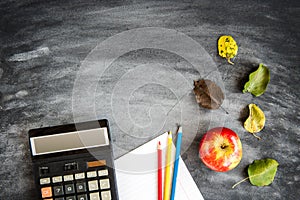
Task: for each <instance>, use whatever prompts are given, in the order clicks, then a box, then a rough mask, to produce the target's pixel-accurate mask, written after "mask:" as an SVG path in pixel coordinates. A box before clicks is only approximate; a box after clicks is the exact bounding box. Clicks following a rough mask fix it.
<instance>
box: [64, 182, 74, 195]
mask: <svg viewBox="0 0 300 200" xmlns="http://www.w3.org/2000/svg"><path fill="white" fill-rule="evenodd" d="M65 191H66V194H74V193H75V188H74V184H67V185H65Z"/></svg>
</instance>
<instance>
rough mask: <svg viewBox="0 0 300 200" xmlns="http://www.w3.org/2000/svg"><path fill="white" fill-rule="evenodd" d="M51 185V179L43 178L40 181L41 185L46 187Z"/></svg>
mask: <svg viewBox="0 0 300 200" xmlns="http://www.w3.org/2000/svg"><path fill="white" fill-rule="evenodd" d="M49 183H50V178H41V179H40V184H41V185H45V184H49Z"/></svg>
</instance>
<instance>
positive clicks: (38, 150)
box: [30, 127, 109, 156]
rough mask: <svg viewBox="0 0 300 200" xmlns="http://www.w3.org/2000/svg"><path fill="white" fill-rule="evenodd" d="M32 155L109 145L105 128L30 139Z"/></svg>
mask: <svg viewBox="0 0 300 200" xmlns="http://www.w3.org/2000/svg"><path fill="white" fill-rule="evenodd" d="M30 144H31V149H32V155H33V156H36V155H42V154H50V153H57V152H63V151H71V150H78V149H86V148H92V147H99V146H106V145H109V138H108V132H107V128H106V127H104V128H97V129H89V130H82V131H74V132H68V133H60V134H54V135H45V136H38V137H31V138H30Z"/></svg>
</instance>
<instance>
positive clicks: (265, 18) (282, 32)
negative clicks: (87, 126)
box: [0, 0, 300, 200]
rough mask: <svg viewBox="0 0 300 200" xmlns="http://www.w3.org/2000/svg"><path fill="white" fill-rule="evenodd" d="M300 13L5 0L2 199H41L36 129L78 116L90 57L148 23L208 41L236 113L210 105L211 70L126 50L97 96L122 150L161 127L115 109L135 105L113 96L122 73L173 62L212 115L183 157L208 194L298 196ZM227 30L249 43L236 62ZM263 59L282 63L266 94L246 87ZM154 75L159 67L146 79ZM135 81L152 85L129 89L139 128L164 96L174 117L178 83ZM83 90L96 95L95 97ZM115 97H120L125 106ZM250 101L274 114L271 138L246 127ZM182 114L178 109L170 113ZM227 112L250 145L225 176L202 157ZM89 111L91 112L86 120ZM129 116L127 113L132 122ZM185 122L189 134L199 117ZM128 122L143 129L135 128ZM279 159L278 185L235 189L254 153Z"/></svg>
mask: <svg viewBox="0 0 300 200" xmlns="http://www.w3.org/2000/svg"><path fill="white" fill-rule="evenodd" d="M299 12H300V5H299V2H298V1H294V0H288V1H280V0H274V1H253V0H248V1H245V0H242V1H233V0H222V1H221V0H217V1H209V0H199V1H169V0H166V1H154V0H142V1H131V0H128V1H107V0H101V1H96V0H77V1H42V0H40V1H37V0H24V1H12V0H3V1H1V2H0V61H1V63H0V106H1V108H0V125H1V126H0V162H1V165H0V199H3V200H4V199H5V200H7V199H13V200H16V199H24V200H32V199H36V197H35V196H34V194H35V192H34V191H35V188H34V182H33V175H32V174H33V172H32V164H31V160H30V151H29V145H28V133H27V132H28V130H29V129H32V128H39V127H47V126H54V125H60V124H68V123H73V122H74V115H73V114H74V108H73V107H72V99H74V96H73V92H74V82H75V80H76V77H77V72H78V71H79V70H80V66H81V64H82V62H83V61H84V60H85V58H86V56H87V55H88V54H89V53H90V52H91V51H92V50H93V49H94V48H95V47H96V46H97V44H99V43H100V42H102V41H104V40H106V39H107V38H109V37H111V36H114V35H116V34H118V33H122V32H123V31H127V30H132V29H135V28H143V27H161V28H166V29H171V30H176V31H178V32H180V33H183V34H185V35H187V36H188V37H190V38H192V39H193V40H195V41H196V42H198V43H199V44H201V46H202V47H203V48H204V49H205V51H206V52H207V55H209V56H210V57H211V59H212V60H211V61H212V62H213V63H215V65H216V67H217V69H218V72H219V75H220V78H221V81H222V83H223V89H224V93H225V95H226V98H225V101H224V103H223V108H224V109H225V110H226V111H227V112H228V113H229V114H226V113H225V112H224V110H222V109H219V110H215V111H210V110H206V109H204V108H200V107H198V106H197V105H196V101H195V99H194V97H193V93H192V84H193V82H192V81H190V79H191V80H192V79H197V78H201V77H202V75H203V74H202V75H201V74H200V75H199V73H198V72H197V71H195V70H193V68H191V67H190V66H191V65H190V64H189V63H188V62H187V61H186V60H185V59H183V58H182V57H180V56H178V55H175V54H174V53H170V52H167V51H164V50H159V49H158V50H153V49H147V48H146V49H141V50H137V51H132V52H127V53H126V54H125V55H123V56H121V57H120V58H119V59H118V60H116V61H115V62H114V63H113V64H112V65H111V66H110V67H109V68H108V69H107V70H106V71H105V73H104V75H103V76H102V78H101V79H100V80H99V83H98V85H97V88H96V90H95V91H94V93H93V94H94V95H95V99H96V100H95V101H96V106H95V112H96V115H95V117H96V118H107V119H108V120H109V121H110V124H111V132H112V137H113V141H114V142H115V144H116V146H115V157H116V158H117V157H118V156H120V155H122V154H124V153H126V152H127V151H129V150H131V149H133V148H135V147H136V146H138V145H140V144H142V143H144V142H145V141H147V140H149V139H150V138H151V134H150V136H149V135H147V137H143V136H140V137H136V136H134V137H132V136H131V135H130V134H129V133H128V131H127V130H124V129H123V128H122V126H123V125H122V124H120V123H119V122H118V121H116V119H117V118H118V117H120V115H115V114H113V112H115V111H116V110H119V108H120V109H121V108H122V106H127V105H123V104H122V105H119V104H118V101H122V97H123V96H122V94H121V93H120V94H119V93H118V94H116V93H113V91H117V90H116V89H115V88H116V87H117V86H118V85H117V83H118V80H121V78H122V77H124V76H123V75H124V74H126V73H129V74H130V72H132V71H130V70H132V69H133V67H134V66H138V65H143V64H149V63H150V65H151V63H152V64H153V63H160V64H163V65H168V66H173V67H174V68H175V70H176V71H178V72H179V73H180V74H182V75H183V76H184V77H189V78H190V79H187V80H189V81H190V82H189V84H190V85H189V87H190V89H191V90H190V91H191V92H190V93H189V94H188V95H187V102H190V103H189V104H188V105H190V106H191V107H193V106H194V108H196V109H194V110H196V111H197V112H198V113H200V115H199V116H201V117H200V118H199V119H200V120H199V121H198V123H196V126H198V128H197V129H196V131H194V133H193V134H194V137H193V140H191V141H190V143H189V144H188V147H187V148H186V149H185V151H184V152H182V158H183V159H184V161H185V163H186V165H187V167H188V168H189V170H190V172H191V174H192V176H193V178H194V180H195V182H196V184H197V185H198V187H199V189H200V190H201V192H202V194H203V196H204V198H205V199H207V200H210V199H211V200H215V199H227V200H231V199H242V200H246V199H274V200H275V199H278V200H279V199H280V200H282V199H293V200H294V199H299V198H300V190H299V187H300V185H299V183H300V157H299V146H300V145H299V144H300V129H299V124H300V123H299V120H300V116H299V113H300V109H299V96H300V89H299V76H300V69H299V65H300V59H299V52H300V48H299V44H300V40H299V32H300V24H299V23H300V16H299ZM223 34H228V35H232V36H233V37H234V39H235V40H236V41H237V43H238V45H239V52H238V55H237V56H236V58H234V59H233V62H234V63H235V64H234V65H230V64H228V63H227V62H226V60H225V59H223V58H221V57H219V56H218V54H217V39H218V38H219V37H220V36H221V35H223ZM133 38H134V36H133ZM259 63H264V64H265V65H266V66H268V67H269V69H270V71H271V81H270V83H269V85H268V88H267V91H266V93H265V94H263V95H262V96H260V97H254V96H252V95H251V94H249V93H248V94H243V93H242V89H243V85H244V84H245V82H247V79H248V75H249V73H250V72H252V71H254V70H255V69H256V68H257V67H258V64H259ZM205 67H206V68H207V69H208V68H209V66H205ZM154 73H156V72H155V71H152V70H151V69H149V71H147V72H146V73H145V74H144V75H147V76H151V75H153V74H154ZM169 75H170V77H173V75H174V74H172V72H170V73H169ZM204 75H205V74H204ZM136 78H137V81H141V80H142V79H139V77H136ZM174 82H176V81H174ZM139 83H140V82H139ZM127 86H128V87H129V85H125V87H127ZM136 86H141V87H136V88H135V89H134V90H133V91H132V93H131V94H123V95H125V96H126V95H129V96H130V100H129V102H127V103H128V106H129V108H130V109H129V111H130V113H131V117H132V118H131V121H134V122H135V123H136V124H138V125H139V126H137V127H139V128H141V127H143V125H145V126H146V125H147V123H148V121H149V118H148V117H149V116H148V111H147V112H146V111H145V112H144V109H145V108H149V107H151V106H153V105H156V104H161V105H162V107H163V108H165V110H163V109H158V108H155V109H154V110H155V111H156V114H157V113H159V112H160V111H161V112H163V113H164V114H165V113H166V112H167V110H169V109H170V108H171V107H172V105H174V103H176V98H177V97H176V96H174V91H171V90H169V89H166V88H165V87H164V86H163V85H157V84H152V85H151V84H147V85H143V84H137V85H136ZM118 87H119V86H118ZM114 94H116V95H115V96H114ZM118 95H120V96H118ZM81 98H82V99H83V101H85V98H89V97H86V96H82V97H81ZM112 100H116V102H117V103H116V104H117V105H116V106H114V103H111V102H112ZM250 103H255V104H257V105H259V106H260V108H261V109H262V110H263V111H264V112H265V115H266V119H267V121H266V126H265V128H264V129H263V131H262V132H261V133H259V134H258V135H259V136H260V137H261V138H262V140H260V141H258V140H257V139H256V138H254V137H253V136H252V135H251V134H249V133H247V132H246V131H245V130H244V128H243V121H244V120H245V119H246V118H247V112H248V111H247V105H248V104H250ZM187 107H188V106H187ZM113 109H115V111H114V110H113ZM146 110H147V109H146ZM175 111H176V109H175ZM117 114H118V113H117ZM152 114H153V113H152ZM83 115H84V114H83ZM150 115H151V112H150ZM176 115H177V114H176V112H175V113H174V116H176ZM122 116H123V115H121V117H122ZM172 116H173V115H172V114H170V115H169V118H172ZM220 116H222V119H224V121H223V122H222V123H223V125H224V126H226V127H229V128H231V129H232V130H234V131H235V132H237V133H238V135H239V136H240V138H241V141H242V144H243V159H242V161H241V163H240V164H239V165H238V167H237V168H235V169H234V170H232V171H229V172H226V173H216V172H213V171H211V170H209V169H207V168H206V167H205V166H204V165H203V164H202V163H201V162H200V161H199V159H198V152H197V151H198V144H199V141H200V139H201V137H202V135H203V134H204V133H205V131H207V130H208V128H210V127H212V126H214V123H215V122H216V124H218V123H217V122H218V120H220ZM87 118H88V117H87ZM87 118H85V117H82V120H84V119H87ZM176 119H177V118H176ZM189 119H190V120H192V119H195V114H194V113H192V112H191V113H190V114H189V113H187V115H186V116H185V121H182V122H181V123H183V125H184V124H189ZM78 120H80V118H78ZM126 120H128V119H127V118H125V117H124V118H123V121H125V122H126ZM174 121H177V122H178V121H180V120H174ZM167 125H168V123H167ZM167 125H165V126H162V127H160V129H159V131H157V132H156V133H155V134H156V135H157V134H158V133H159V132H161V133H162V132H163V131H167V130H168V129H174V130H175V128H176V124H175V122H174V123H173V122H169V126H167ZM186 127H187V128H186V130H188V129H189V128H188V125H186ZM191 129H192V128H191ZM128 130H130V131H133V132H134V131H135V128H134V127H133V128H132V127H131V128H130V127H129V128H128ZM183 130H185V127H183ZM187 132H188V131H186V135H188V134H187ZM191 132H192V131H191ZM269 157H270V158H274V159H276V160H277V161H278V162H279V164H280V165H279V168H278V172H277V174H276V177H275V180H274V182H273V183H272V184H271V185H270V186H267V187H256V186H252V185H251V184H250V183H249V181H246V182H245V183H242V184H241V185H239V186H237V187H236V188H235V189H231V186H232V185H233V184H234V183H236V182H237V181H239V180H241V179H243V178H245V177H246V176H247V174H246V169H247V166H248V165H249V164H250V163H252V161H253V160H255V159H262V158H269Z"/></svg>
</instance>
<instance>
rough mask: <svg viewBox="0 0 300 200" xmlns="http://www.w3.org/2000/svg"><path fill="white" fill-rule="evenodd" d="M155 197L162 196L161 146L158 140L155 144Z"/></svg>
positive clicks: (159, 197) (160, 197)
mask: <svg viewBox="0 0 300 200" xmlns="http://www.w3.org/2000/svg"><path fill="white" fill-rule="evenodd" d="M157 197H158V200H163V198H162V148H161V144H160V141H159V142H158V144H157Z"/></svg>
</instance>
